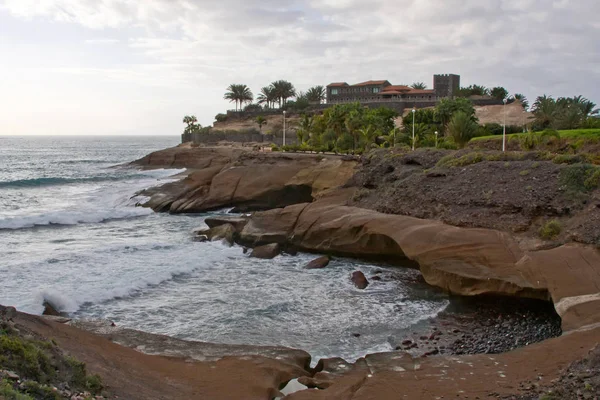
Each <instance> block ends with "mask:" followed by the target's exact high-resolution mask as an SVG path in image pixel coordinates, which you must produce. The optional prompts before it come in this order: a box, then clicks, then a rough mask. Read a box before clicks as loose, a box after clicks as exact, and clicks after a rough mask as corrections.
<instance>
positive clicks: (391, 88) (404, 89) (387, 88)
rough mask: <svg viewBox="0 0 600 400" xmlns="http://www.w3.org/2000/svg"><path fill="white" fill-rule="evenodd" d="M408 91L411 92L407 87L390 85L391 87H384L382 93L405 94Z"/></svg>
mask: <svg viewBox="0 0 600 400" xmlns="http://www.w3.org/2000/svg"><path fill="white" fill-rule="evenodd" d="M409 90H412V89H411V88H410V87H408V86H404V85H392V86H386V87H385V88H384V89H383V92H387V91H400V92H403V91H404V92H407V91H409Z"/></svg>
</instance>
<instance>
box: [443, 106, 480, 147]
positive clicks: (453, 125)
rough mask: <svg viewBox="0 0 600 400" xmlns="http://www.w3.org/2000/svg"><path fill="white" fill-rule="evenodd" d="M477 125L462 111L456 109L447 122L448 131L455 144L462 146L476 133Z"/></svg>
mask: <svg viewBox="0 0 600 400" xmlns="http://www.w3.org/2000/svg"><path fill="white" fill-rule="evenodd" d="M478 128H479V126H478V125H477V124H476V123H475V122H473V119H472V118H471V116H470V115H469V114H467V113H465V112H464V111H457V112H456V113H454V115H453V116H452V119H451V120H450V123H449V124H448V133H449V134H450V136H451V137H452V138H453V139H454V142H456V144H457V145H458V146H459V147H461V148H463V147H465V144H467V142H468V141H469V140H471V138H473V137H475V135H476V134H477V130H478Z"/></svg>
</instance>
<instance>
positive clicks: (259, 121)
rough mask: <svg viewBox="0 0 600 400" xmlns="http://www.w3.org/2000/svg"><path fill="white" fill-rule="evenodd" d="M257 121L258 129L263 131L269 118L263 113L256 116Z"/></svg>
mask: <svg viewBox="0 0 600 400" xmlns="http://www.w3.org/2000/svg"><path fill="white" fill-rule="evenodd" d="M255 121H256V123H257V124H258V130H259V131H261V132H262V127H263V125H266V124H267V120H266V119H265V117H263V116H262V115H259V116H258V117H256V120H255Z"/></svg>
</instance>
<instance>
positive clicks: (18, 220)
mask: <svg viewBox="0 0 600 400" xmlns="http://www.w3.org/2000/svg"><path fill="white" fill-rule="evenodd" d="M148 214H152V210H150V209H147V208H133V207H128V208H112V209H106V210H98V211H90V210H81V211H52V212H48V213H44V214H38V215H28V216H24V217H10V218H3V219H0V229H13V230H14V229H24V228H33V227H35V226H45V225H46V226H47V225H77V224H89V223H99V222H105V221H110V220H114V219H126V218H135V217H141V216H144V215H148Z"/></svg>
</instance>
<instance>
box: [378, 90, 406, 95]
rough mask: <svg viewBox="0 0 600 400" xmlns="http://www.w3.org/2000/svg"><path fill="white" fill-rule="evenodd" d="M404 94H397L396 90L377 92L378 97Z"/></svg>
mask: <svg viewBox="0 0 600 400" xmlns="http://www.w3.org/2000/svg"><path fill="white" fill-rule="evenodd" d="M404 93H406V92H399V91H397V90H384V91H383V92H379V94H380V95H382V96H384V95H390V94H404Z"/></svg>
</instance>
